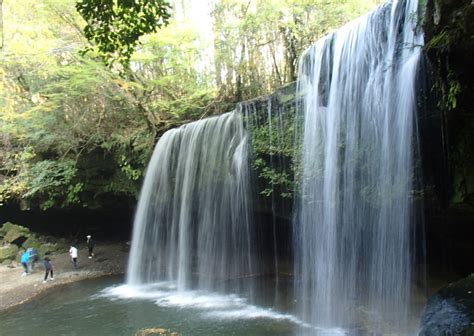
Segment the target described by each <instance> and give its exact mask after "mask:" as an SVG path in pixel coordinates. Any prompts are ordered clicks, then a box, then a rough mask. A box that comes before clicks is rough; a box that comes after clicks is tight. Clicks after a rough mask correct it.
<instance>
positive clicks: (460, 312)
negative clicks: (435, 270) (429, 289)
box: [419, 274, 474, 336]
mask: <svg viewBox="0 0 474 336" xmlns="http://www.w3.org/2000/svg"><path fill="white" fill-rule="evenodd" d="M445 335H459V336H468V335H469V336H472V335H474V274H471V275H470V276H469V277H467V278H464V279H462V280H460V281H458V282H454V283H452V284H449V285H448V286H446V287H444V288H442V289H441V290H439V291H438V292H437V293H436V294H435V295H433V296H432V297H431V298H430V299H429V301H428V303H427V305H426V308H425V312H424V313H423V317H422V319H421V331H420V333H419V336H445Z"/></svg>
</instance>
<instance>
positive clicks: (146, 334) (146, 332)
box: [135, 328, 178, 336]
mask: <svg viewBox="0 0 474 336" xmlns="http://www.w3.org/2000/svg"><path fill="white" fill-rule="evenodd" d="M151 335H162V336H177V335H178V334H176V333H170V332H169V331H167V330H166V329H163V328H144V329H140V330H138V331H137V332H136V334H135V336H151Z"/></svg>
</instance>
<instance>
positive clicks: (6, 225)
mask: <svg viewBox="0 0 474 336" xmlns="http://www.w3.org/2000/svg"><path fill="white" fill-rule="evenodd" d="M14 225H16V224H13V223H12V222H5V223H3V224H2V226H1V227H0V235H3V236H4V235H5V234H6V233H7V232H8V230H10V229H11V228H12V226H14Z"/></svg>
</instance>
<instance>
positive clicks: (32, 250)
mask: <svg viewBox="0 0 474 336" xmlns="http://www.w3.org/2000/svg"><path fill="white" fill-rule="evenodd" d="M27 251H28V253H29V254H30V261H31V270H32V271H34V270H35V265H36V263H37V262H38V261H39V253H38V250H37V249H35V248H33V247H30V248H29V249H28V250H27Z"/></svg>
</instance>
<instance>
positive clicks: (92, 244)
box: [86, 235, 95, 259]
mask: <svg viewBox="0 0 474 336" xmlns="http://www.w3.org/2000/svg"><path fill="white" fill-rule="evenodd" d="M86 238H87V248H88V249H89V259H91V258H92V257H93V256H94V247H95V241H94V239H92V236H91V235H87V236H86Z"/></svg>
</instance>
